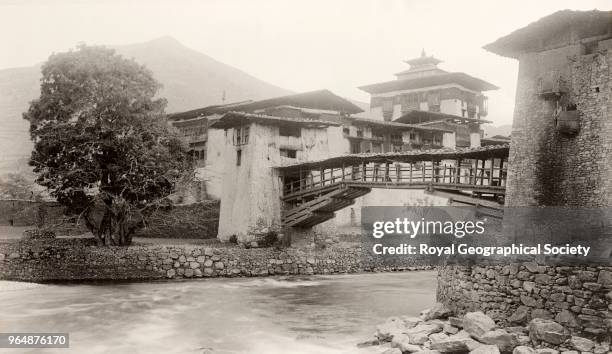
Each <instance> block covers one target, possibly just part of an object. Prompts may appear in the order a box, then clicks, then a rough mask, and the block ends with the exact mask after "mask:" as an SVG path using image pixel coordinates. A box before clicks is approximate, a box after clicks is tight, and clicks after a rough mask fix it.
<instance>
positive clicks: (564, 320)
mask: <svg viewBox="0 0 612 354" xmlns="http://www.w3.org/2000/svg"><path fill="white" fill-rule="evenodd" d="M555 321H557V322H559V323H560V324H561V325H563V326H566V327H572V328H573V327H578V326H579V324H578V320H577V319H576V316H574V314H573V313H571V312H570V311H568V310H563V311H561V312H559V313H558V314H557V316H555ZM585 351H588V350H585Z"/></svg>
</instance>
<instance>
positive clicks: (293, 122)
mask: <svg viewBox="0 0 612 354" xmlns="http://www.w3.org/2000/svg"><path fill="white" fill-rule="evenodd" d="M253 122H255V123H260V124H265V125H284V126H303V127H310V128H325V127H329V126H339V125H340V124H339V123H336V122H330V121H324V120H314V119H305V118H290V117H277V116H268V115H265V114H255V113H247V112H227V113H225V114H224V115H223V116H222V117H221V118H219V119H218V120H216V121H215V122H213V123H212V124H211V125H210V127H211V128H217V129H227V128H232V127H235V126H239V125H243V124H246V123H253Z"/></svg>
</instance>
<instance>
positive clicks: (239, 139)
mask: <svg viewBox="0 0 612 354" xmlns="http://www.w3.org/2000/svg"><path fill="white" fill-rule="evenodd" d="M233 143H234V145H245V144H248V143H249V126H248V125H245V126H242V127H236V128H234V137H233Z"/></svg>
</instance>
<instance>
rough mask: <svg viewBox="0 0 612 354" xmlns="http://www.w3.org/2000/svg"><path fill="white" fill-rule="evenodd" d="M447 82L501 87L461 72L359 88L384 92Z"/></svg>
mask: <svg viewBox="0 0 612 354" xmlns="http://www.w3.org/2000/svg"><path fill="white" fill-rule="evenodd" d="M447 84H459V85H461V86H463V87H465V88H467V89H470V90H474V91H488V90H497V89H499V87H497V86H495V85H493V84H491V83H489V82H486V81H484V80H481V79H478V78H475V77H473V76H470V75H468V74H466V73H460V72H456V73H439V74H436V75H431V76H423V77H417V78H410V79H400V80H392V81H386V82H380V83H377V84H371V85H365V86H360V87H359V88H360V89H362V90H364V91H366V92H368V93H383V92H389V91H398V90H411V89H419V88H424V87H430V86H439V85H447Z"/></svg>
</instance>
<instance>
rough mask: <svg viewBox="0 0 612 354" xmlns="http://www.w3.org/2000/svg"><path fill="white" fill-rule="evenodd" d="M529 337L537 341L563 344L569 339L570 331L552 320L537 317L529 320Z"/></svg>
mask: <svg viewBox="0 0 612 354" xmlns="http://www.w3.org/2000/svg"><path fill="white" fill-rule="evenodd" d="M529 337H531V340H533V341H536V342H540V341H543V342H546V343H551V344H561V343H563V342H564V341H565V340H567V339H569V337H570V333H569V331H568V330H567V329H566V328H565V327H563V326H561V325H560V324H558V323H557V322H555V321H552V320H546V319H542V318H535V319H533V320H531V322H529Z"/></svg>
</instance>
